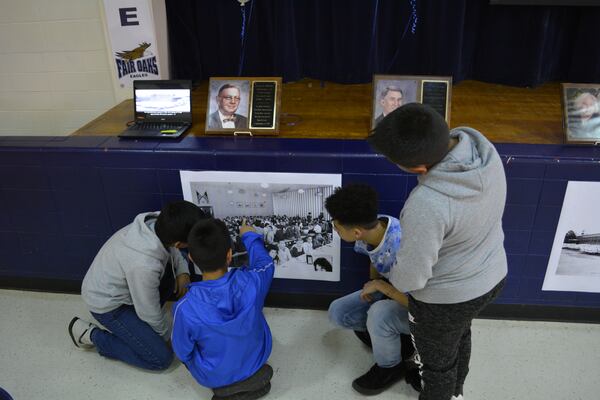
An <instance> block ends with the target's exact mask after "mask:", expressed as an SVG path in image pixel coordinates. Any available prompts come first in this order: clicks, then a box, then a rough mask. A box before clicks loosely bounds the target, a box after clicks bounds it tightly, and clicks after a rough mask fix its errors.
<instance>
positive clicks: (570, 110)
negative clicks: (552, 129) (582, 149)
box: [562, 83, 600, 145]
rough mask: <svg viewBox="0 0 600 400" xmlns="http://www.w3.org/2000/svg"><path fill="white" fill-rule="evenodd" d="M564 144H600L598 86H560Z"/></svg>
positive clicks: (599, 90) (569, 84)
mask: <svg viewBox="0 0 600 400" xmlns="http://www.w3.org/2000/svg"><path fill="white" fill-rule="evenodd" d="M562 109H563V131H564V134H565V136H564V137H565V142H566V143H574V144H590V145H598V144H600V84H593V83H589V84H588V83H563V84H562Z"/></svg>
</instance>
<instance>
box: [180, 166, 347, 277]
mask: <svg viewBox="0 0 600 400" xmlns="http://www.w3.org/2000/svg"><path fill="white" fill-rule="evenodd" d="M180 177H181V186H182V189H183V197H184V199H185V200H188V201H191V202H193V203H194V204H196V205H198V206H199V207H202V209H203V210H204V211H205V212H208V213H209V214H211V215H212V216H214V217H215V218H219V219H221V220H223V221H224V222H225V224H226V225H227V227H228V228H229V232H230V235H231V242H232V248H233V263H232V267H240V266H243V265H246V264H247V260H248V257H247V252H246V249H245V248H244V245H243V243H242V241H241V239H240V237H239V228H240V225H241V223H242V221H243V220H244V219H246V221H247V224H248V225H252V226H253V227H254V229H255V230H256V231H257V232H258V233H259V234H261V235H262V236H263V239H264V242H265V247H266V248H267V251H268V252H269V254H270V255H271V257H273V260H274V262H275V278H281V279H309V280H321V281H339V280H340V237H339V236H338V235H337V233H335V232H334V230H333V224H332V221H331V217H330V216H329V214H328V213H327V210H326V209H325V199H326V198H327V197H328V196H330V195H331V194H333V191H334V190H335V189H336V188H337V187H340V186H341V184H342V176H341V175H339V174H302V173H272V172H230V171H180Z"/></svg>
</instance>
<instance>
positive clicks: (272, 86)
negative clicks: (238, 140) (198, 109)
mask: <svg viewBox="0 0 600 400" xmlns="http://www.w3.org/2000/svg"><path fill="white" fill-rule="evenodd" d="M281 87H282V86H281V77H212V78H210V79H209V85H208V101H207V107H206V125H205V133H206V134H221V135H222V134H233V135H236V136H237V135H249V136H254V135H269V136H273V135H277V134H278V133H279V115H280V112H281Z"/></svg>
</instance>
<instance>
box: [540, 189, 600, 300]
mask: <svg viewBox="0 0 600 400" xmlns="http://www.w3.org/2000/svg"><path fill="white" fill-rule="evenodd" d="M598 204H600V182H569V183H568V185H567V192H566V194H565V199H564V201H563V206H562V210H561V213H560V220H559V221H558V228H557V229H556V235H555V237H554V244H553V246H552V253H551V254H550V261H549V262H548V268H547V269H546V277H545V279H544V285H543V286H542V290H558V291H569V292H571V291H574V292H594V293H600V212H598Z"/></svg>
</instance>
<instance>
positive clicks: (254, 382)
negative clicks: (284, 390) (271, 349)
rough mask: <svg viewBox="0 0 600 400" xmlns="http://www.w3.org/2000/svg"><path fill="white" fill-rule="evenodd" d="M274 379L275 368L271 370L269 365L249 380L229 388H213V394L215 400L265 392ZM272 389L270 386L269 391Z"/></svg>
mask: <svg viewBox="0 0 600 400" xmlns="http://www.w3.org/2000/svg"><path fill="white" fill-rule="evenodd" d="M272 377H273V368H271V366H270V365H269V364H265V365H263V366H262V367H260V369H259V370H258V371H256V372H255V373H254V375H252V376H250V377H249V378H247V379H244V380H243V381H240V382H236V383H234V384H231V385H227V386H221V387H218V388H213V392H214V394H215V396H214V397H213V399H215V398H217V399H220V398H230V397H231V396H232V395H234V394H237V393H249V392H255V391H258V390H263V389H264V388H265V387H266V386H267V384H268V383H269V382H270V381H271V378H272ZM270 388H271V387H270V386H269V389H270ZM267 392H268V390H267ZM267 392H265V393H264V394H266V393H267ZM244 398H245V397H244ZM257 398H258V397H257ZM236 399H237V397H236Z"/></svg>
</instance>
